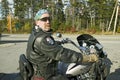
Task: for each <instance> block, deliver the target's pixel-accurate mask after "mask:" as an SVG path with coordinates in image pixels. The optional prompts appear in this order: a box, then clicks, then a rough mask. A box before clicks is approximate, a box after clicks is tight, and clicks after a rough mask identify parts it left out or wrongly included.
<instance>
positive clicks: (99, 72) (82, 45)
mask: <svg viewBox="0 0 120 80" xmlns="http://www.w3.org/2000/svg"><path fill="white" fill-rule="evenodd" d="M59 35H60V34H59ZM60 36H61V35H60ZM62 42H63V44H65V43H71V44H73V45H74V46H75V47H76V48H78V49H79V50H80V52H81V53H82V54H83V55H90V54H96V55H97V56H98V58H99V60H98V61H97V62H94V63H82V64H78V63H63V62H59V63H58V71H59V73H60V74H62V75H65V76H67V77H68V79H69V80H105V79H106V77H107V76H108V75H109V73H110V67H111V61H110V60H109V59H108V58H107V54H106V52H104V51H103V46H102V45H101V44H100V43H99V42H98V40H97V39H96V38H94V37H93V36H91V35H89V34H82V35H79V36H78V37H77V42H78V44H79V46H78V45H76V44H75V43H74V42H73V41H72V40H70V39H69V38H66V39H63V40H62Z"/></svg>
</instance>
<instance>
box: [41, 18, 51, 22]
mask: <svg viewBox="0 0 120 80" xmlns="http://www.w3.org/2000/svg"><path fill="white" fill-rule="evenodd" d="M39 20H40V21H44V22H46V21H47V20H48V21H51V18H50V17H44V18H41V19H39Z"/></svg>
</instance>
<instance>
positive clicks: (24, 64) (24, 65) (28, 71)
mask: <svg viewBox="0 0 120 80" xmlns="http://www.w3.org/2000/svg"><path fill="white" fill-rule="evenodd" d="M19 68H20V74H21V76H22V77H23V79H24V80H31V77H32V76H33V72H34V70H33V66H32V64H31V63H30V62H29V61H28V59H27V58H26V56H25V54H21V55H20V58H19Z"/></svg>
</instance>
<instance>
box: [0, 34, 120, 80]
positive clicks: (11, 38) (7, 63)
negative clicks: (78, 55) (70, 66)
mask: <svg viewBox="0 0 120 80" xmlns="http://www.w3.org/2000/svg"><path fill="white" fill-rule="evenodd" d="M28 36H29V34H14V35H9V34H3V35H2V38H1V44H0V72H6V73H14V72H19V68H18V67H19V66H18V59H19V55H20V54H24V53H25V52H26V47H27V40H28ZM93 36H94V37H95V38H96V39H98V40H99V42H100V43H101V44H102V45H103V47H104V51H106V52H107V54H108V58H109V59H110V60H111V62H112V66H111V71H110V72H111V73H110V75H109V76H108V78H107V80H120V35H116V36H113V35H93ZM63 37H68V38H71V39H72V40H73V41H74V42H76V41H75V38H76V37H77V35H63ZM55 38H56V37H55ZM64 46H65V47H68V48H71V49H74V50H77V49H75V47H73V46H72V45H64Z"/></svg>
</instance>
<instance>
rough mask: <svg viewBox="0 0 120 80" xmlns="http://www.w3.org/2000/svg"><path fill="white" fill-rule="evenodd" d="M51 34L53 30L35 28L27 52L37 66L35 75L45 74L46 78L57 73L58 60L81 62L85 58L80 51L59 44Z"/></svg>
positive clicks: (35, 66)
mask: <svg viewBox="0 0 120 80" xmlns="http://www.w3.org/2000/svg"><path fill="white" fill-rule="evenodd" d="M51 35H52V32H51V31H48V32H44V31H42V30H41V29H33V31H32V33H31V35H30V37H29V40H28V46H27V54H26V55H27V58H28V59H29V61H30V62H31V63H32V64H33V66H34V68H35V75H37V76H43V77H44V78H45V79H46V80H47V79H48V78H49V77H51V76H53V75H55V74H56V72H57V62H58V61H63V62H66V63H70V62H75V63H78V62H79V63H80V62H81V61H82V58H83V57H82V55H81V54H80V53H78V52H76V51H73V50H70V49H67V48H64V47H63V46H61V45H59V44H57V41H55V40H54V38H53V37H52V36H51Z"/></svg>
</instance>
